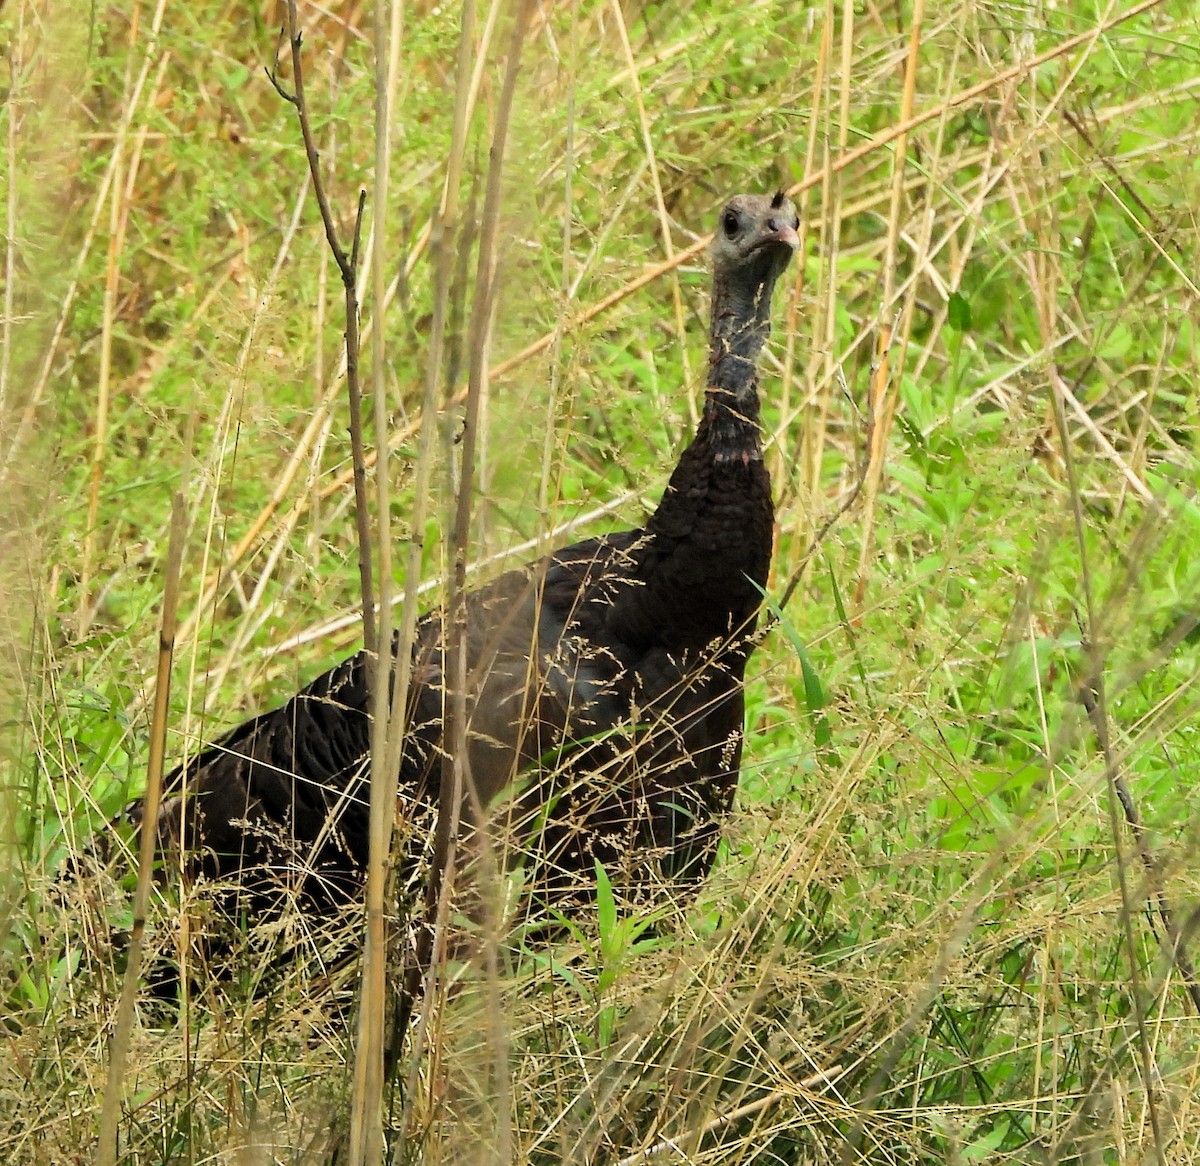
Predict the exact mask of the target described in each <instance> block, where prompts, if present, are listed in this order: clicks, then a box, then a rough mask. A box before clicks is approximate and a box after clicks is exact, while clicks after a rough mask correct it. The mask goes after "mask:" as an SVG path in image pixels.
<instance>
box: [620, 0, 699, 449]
mask: <svg viewBox="0 0 1200 1166" xmlns="http://www.w3.org/2000/svg"><path fill="white" fill-rule="evenodd" d="M609 11H610V12H611V13H612V18H613V24H615V25H616V29H617V35H618V37H619V38H620V41H621V50H622V52H623V53H624V54H625V65H626V69H627V71H628V73H629V79H630V83H631V85H632V88H633V101H634V106H635V108H636V110H637V116H638V127H639V129H640V130H641V134H642V149H643V150H644V151H645V154H646V164H647V165H648V166H649V168H650V184H651V186H652V188H653V190H654V207H655V210H656V211H657V212H658V229H659V233H660V234H661V235H662V245H663V252H664V253H665V255H666V258H667V261H668V262H670V261H671V260H672V259H673V258H674V256H675V248H674V246H673V244H672V242H671V216H670V215H668V214H667V204H666V202H665V200H664V199H663V192H662V182H661V181H660V180H659V177H658V159H657V157H656V156H655V152H654V141H653V139H652V138H651V136H650V118H649V117H648V116H647V114H646V101H645V98H644V97H643V95H642V80H641V76H640V75H639V73H638V69H637V62H636V61H635V60H634V56H633V46H632V45H631V44H630V43H629V30H628V29H627V28H626V27H625V14H624V13H623V12H622V10H621V2H620V0H611V2H610V4H609ZM671 306H672V308H673V309H674V312H675V335H676V338H677V341H678V344H679V355H680V357H681V358H682V361H683V383H684V385H685V386H686V388H687V390H688V391H687V407H688V421H689V423H690V425H691V427H692V428H693V429H694V428H695V427H696V423H697V421H698V420H699V418H700V414H699V411H698V409H697V406H696V392H695V389H696V386H695V385H694V382H693V380H692V369H691V361H690V360H689V358H688V347H687V333H686V331H685V330H684V323H683V294H682V292H681V291H680V287H679V275H678V269H673V270H672V272H671Z"/></svg>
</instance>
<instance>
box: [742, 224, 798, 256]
mask: <svg viewBox="0 0 1200 1166" xmlns="http://www.w3.org/2000/svg"><path fill="white" fill-rule="evenodd" d="M767 228H768V231H767V233H766V234H765V235H763V237H762V238H761V239H759V240H758V241H757V242H756V243H755V244H754V248H753V250H755V251H759V250H761V249H762V248H763V247H771V248H776V247H778V248H779V249H780V250H782V249H784V248H786V249H787V257H788V258H789V259H790V258H791V257H792V256H793V255H794V254H795V253H796V251H797V250H798V249H799V247H800V236H799V235H797V234H796V228H795V227H793V226H792V225H791V223H779V222H777V221H776V220H775V219H771V220H769V221H768V223H767Z"/></svg>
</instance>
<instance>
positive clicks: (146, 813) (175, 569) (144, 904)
mask: <svg viewBox="0 0 1200 1166" xmlns="http://www.w3.org/2000/svg"><path fill="white" fill-rule="evenodd" d="M187 481H188V471H187V467H186V466H185V468H184V474H183V480H182V481H181V483H180V486H179V489H178V490H176V491H175V494H174V496H173V498H172V499H171V535H170V541H169V542H168V544H167V562H166V570H165V577H164V579H163V602H162V625H161V631H160V633H159V643H158V669H157V684H156V685H155V689H154V713H153V716H152V718H151V721H150V752H149V758H148V761H147V768H146V793H145V796H144V800H143V803H142V807H143V810H142V829H141V831H140V835H139V839H138V870H137V889H136V890H135V892H134V900H133V923H132V928H131V931H130V936H129V948H128V951H127V954H126V960H127V962H126V965H125V976H124V979H123V980H122V983H121V996H120V999H119V1001H118V1003H117V1015H116V1021H115V1024H114V1026H113V1035H112V1041H111V1043H110V1045H109V1054H108V1071H107V1074H106V1076H105V1084H104V1100H103V1103H102V1105H101V1110H100V1134H99V1143H98V1147H97V1151H96V1161H97V1164H98V1166H113V1164H114V1163H115V1162H116V1160H117V1128H118V1125H119V1123H120V1118H121V1092H122V1089H123V1087H124V1078H125V1064H126V1061H127V1059H128V1055H129V1043H130V1038H131V1035H132V1031H133V1010H134V1004H135V1002H136V1000H137V992H138V985H139V980H140V978H141V968H142V946H143V943H144V939H145V931H146V913H147V909H148V908H149V905H150V888H151V884H152V882H153V878H154V860H155V851H156V849H157V846H158V831H157V830H156V828H155V825H156V823H157V821H158V807H159V802H160V800H161V798H162V778H163V768H164V766H163V759H164V757H165V756H166V747H167V721H168V717H169V714H170V709H169V700H170V694H171V662H172V659H173V657H174V653H175V630H176V614H177V612H178V607H179V577H180V573H181V568H182V565H183V546H184V540H185V538H186V535H187V508H186V501H185V499H186V494H187Z"/></svg>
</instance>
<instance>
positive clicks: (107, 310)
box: [77, 7, 140, 639]
mask: <svg viewBox="0 0 1200 1166" xmlns="http://www.w3.org/2000/svg"><path fill="white" fill-rule="evenodd" d="M139 16H140V9H138V8H136V7H135V8H134V10H133V16H132V18H131V19H130V22H129V52H128V54H127V55H126V57H125V84H124V93H123V99H124V100H123V102H122V105H123V108H124V110H125V116H124V117H122V118H121V125H120V129H119V130H118V133H117V138H116V141H115V142H114V143H113V151H112V156H113V166H114V169H113V182H112V187H111V190H110V199H109V207H108V254H107V261H106V263H105V271H104V298H103V301H102V307H101V317H100V368H99V372H98V374H97V377H96V409H95V414H94V417H95V433H94V437H93V441H92V458H91V473H90V475H89V480H88V503H87V520H86V522H85V525H84V531H83V552H82V554H81V556H80V567H79V613H78V621H77V622H78V634H79V637H80V639H82V638H83V637H85V636H86V635H87V632H88V627H89V625H90V623H91V583H92V578H91V576H92V557H93V555H94V553H95V543H96V515H97V513H98V512H99V509H100V482H101V480H102V478H103V476H104V456H105V451H106V449H107V447H108V396H109V386H110V384H111V382H112V344H113V322H114V316H115V313H116V301H117V282H118V279H119V277H120V266H119V263H120V256H121V253H122V252H123V251H124V246H125V231H124V224H125V221H126V215H125V214H124V213H123V212H124V210H125V207H126V205H127V203H126V187H125V183H124V182H123V181H122V178H123V177H124V167H125V162H126V159H125V144H126V139H127V138H128V135H129V127H130V123H131V122H132V120H133V105H132V102H131V101H130V96H129V94H130V85H131V82H132V78H133V49H134V46H135V45H136V44H137V39H138V27H139Z"/></svg>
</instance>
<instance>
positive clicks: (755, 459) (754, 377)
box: [610, 277, 775, 659]
mask: <svg viewBox="0 0 1200 1166" xmlns="http://www.w3.org/2000/svg"><path fill="white" fill-rule="evenodd" d="M774 283H775V279H774V278H773V277H771V278H767V279H762V278H758V279H751V278H749V277H748V278H747V279H746V280H745V281H744V282H742V283H740V284H739V283H736V282H732V281H730V280H728V279H722V278H717V279H715V280H714V284H713V298H712V325H711V333H710V347H709V373H708V389H707V392H706V394H705V403H704V415H703V417H702V418H701V420H700V425H699V428H698V429H697V430H696V435H695V437H694V438H693V439H692V442H691V444H690V445H689V446H688V447H687V449H686V450H684V452H683V456H682V457H681V458H680V459H679V464H678V465H677V466H676V467H675V472H674V473H673V474H672V475H671V481H670V483H669V484H668V485H667V489H666V491H665V493H664V494H663V497H662V501H661V502H660V503H659V506H658V509H657V510H656V511H655V512H654V514H653V516H652V517H651V518H650V520H649V522H648V523H647V524H646V535H647V538H646V541H645V543H644V544H643V548H642V550H641V553H640V554H639V556H638V558H639V561H638V564H637V568H636V570H635V572H634V575H635V578H636V579H637V580H638V582H639V586H637V587H634V588H631V589H629V590H627V591H626V592H625V593H624V594H623V595H621V596H620V597H619V598H618V599H617V601H616V603H615V606H614V610H613V613H612V617H611V621H612V622H611V625H610V626H613V628H614V630H615V631H616V632H617V633H618V635H620V636H621V637H622V638H623V639H624V641H625V642H627V643H630V644H641V645H643V646H649V645H651V644H659V645H661V646H662V647H664V648H666V649H667V650H668V651H669V652H671V653H672V655H678V656H692V655H694V654H696V653H701V652H705V651H707V650H708V649H709V648H710V647H711V646H712V645H713V643H714V641H720V642H726V643H729V642H730V641H729V637H730V636H733V637H735V638H737V640H738V642H739V646H737V647H733V648H732V649H731V650H732V652H733V653H734V655H737V656H739V657H740V658H742V659H744V658H745V655H746V654H747V652H748V647H747V646H746V641H745V639H744V637H745V636H746V635H747V634H748V633H749V632H750V631H751V630H752V628H753V626H754V620H755V615H756V613H757V610H758V606H759V603H760V602H761V599H762V592H761V589H762V588H763V587H765V586H766V582H767V571H768V568H769V566H770V561H771V543H772V537H773V529H772V528H773V522H774V514H773V510H772V506H771V482H770V478H769V477H768V475H767V470H766V467H765V466H764V465H763V454H762V437H761V433H760V430H759V403H758V374H757V369H756V366H755V362H756V360H757V358H758V354H759V352H760V351H761V349H762V346H763V343H764V342H765V340H766V338H767V335H768V334H769V332H770V322H769V318H768V313H769V311H770V306H771V291H772V289H773V286H774Z"/></svg>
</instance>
